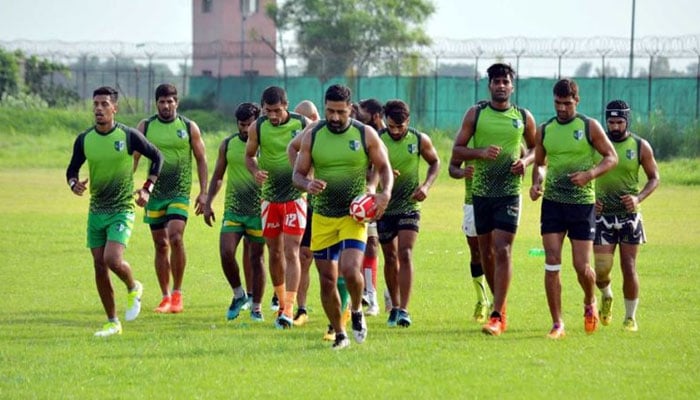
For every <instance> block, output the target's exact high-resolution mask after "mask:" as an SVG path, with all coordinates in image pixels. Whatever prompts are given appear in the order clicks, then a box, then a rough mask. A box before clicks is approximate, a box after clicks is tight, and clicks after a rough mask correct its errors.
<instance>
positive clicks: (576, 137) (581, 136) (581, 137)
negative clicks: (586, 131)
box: [574, 129, 583, 140]
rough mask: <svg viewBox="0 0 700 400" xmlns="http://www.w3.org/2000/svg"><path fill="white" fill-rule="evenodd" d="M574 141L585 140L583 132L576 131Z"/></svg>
mask: <svg viewBox="0 0 700 400" xmlns="http://www.w3.org/2000/svg"><path fill="white" fill-rule="evenodd" d="M574 139H576V140H581V139H583V131H582V130H580V129H577V130H575V131H574Z"/></svg>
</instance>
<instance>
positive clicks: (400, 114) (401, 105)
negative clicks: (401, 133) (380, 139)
mask: <svg viewBox="0 0 700 400" xmlns="http://www.w3.org/2000/svg"><path fill="white" fill-rule="evenodd" d="M384 115H385V116H386V117H387V118H391V120H392V121H394V122H396V123H397V124H403V123H404V122H405V121H406V120H407V119H408V117H410V116H411V110H410V109H409V108H408V104H406V102H404V101H403V100H389V101H387V102H386V104H385V105H384Z"/></svg>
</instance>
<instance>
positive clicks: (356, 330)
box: [336, 311, 367, 343]
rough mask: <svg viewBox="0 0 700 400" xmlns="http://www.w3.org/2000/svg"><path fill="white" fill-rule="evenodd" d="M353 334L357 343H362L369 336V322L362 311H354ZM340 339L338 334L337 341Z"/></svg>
mask: <svg viewBox="0 0 700 400" xmlns="http://www.w3.org/2000/svg"><path fill="white" fill-rule="evenodd" d="M352 335H353V336H354V337H355V341H356V342H357V343H362V342H364V341H365V339H366V338H367V324H366V323H365V316H364V314H362V311H357V312H354V311H353V313H352ZM337 340H338V335H336V341H337Z"/></svg>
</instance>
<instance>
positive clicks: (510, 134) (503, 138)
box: [472, 103, 525, 197]
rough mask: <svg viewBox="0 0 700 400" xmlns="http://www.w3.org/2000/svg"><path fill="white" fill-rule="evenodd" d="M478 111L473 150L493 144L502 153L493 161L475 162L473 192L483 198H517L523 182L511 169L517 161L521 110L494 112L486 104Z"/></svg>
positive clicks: (522, 131)
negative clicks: (499, 148)
mask: <svg viewBox="0 0 700 400" xmlns="http://www.w3.org/2000/svg"><path fill="white" fill-rule="evenodd" d="M482 104H483V103H482ZM478 110H480V111H477V116H476V123H475V129H474V136H473V137H472V141H473V142H474V148H484V147H488V146H491V145H495V146H499V147H501V153H500V154H499V155H498V157H497V158H496V159H495V160H482V159H477V160H475V162H474V165H475V167H476V169H475V171H474V178H473V183H472V185H473V186H472V192H473V194H474V195H476V196H482V197H505V196H517V195H519V194H520V188H521V185H522V180H523V179H522V176H520V175H514V174H513V173H511V172H510V168H511V165H512V164H513V162H514V161H516V160H518V159H519V158H520V143H521V140H522V137H523V133H524V132H525V115H524V111H522V110H521V109H519V108H518V107H516V106H511V107H510V108H508V109H507V110H504V111H501V110H496V109H494V108H493V107H491V105H490V104H488V103H486V104H483V105H480V106H479V108H478Z"/></svg>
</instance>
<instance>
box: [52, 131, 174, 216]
mask: <svg viewBox="0 0 700 400" xmlns="http://www.w3.org/2000/svg"><path fill="white" fill-rule="evenodd" d="M134 151H138V152H139V153H141V154H143V155H144V156H145V157H146V158H148V159H150V160H151V161H152V165H151V168H150V170H149V174H150V175H155V176H158V173H159V171H160V168H161V166H162V162H163V161H162V156H161V154H160V152H159V151H158V149H157V148H156V147H155V146H153V145H152V144H151V143H150V142H148V140H146V138H145V137H144V136H143V135H142V134H141V132H139V131H137V130H136V129H134V128H130V127H128V126H125V125H123V124H120V123H116V124H115V126H114V128H112V130H110V131H109V132H107V133H100V132H98V131H97V130H95V127H92V128H90V129H88V130H87V131H85V132H83V133H81V134H80V135H78V137H77V138H76V139H75V143H74V144H73V155H72V157H71V161H70V164H69V165H68V169H67V170H66V178H67V179H68V180H71V179H77V178H78V172H79V171H80V167H81V166H82V165H83V163H84V162H85V161H87V163H88V170H89V182H90V183H89V184H90V212H92V213H95V214H114V213H118V212H124V211H131V210H133V209H134V198H133V191H134V180H133V158H132V154H133V152H134Z"/></svg>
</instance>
